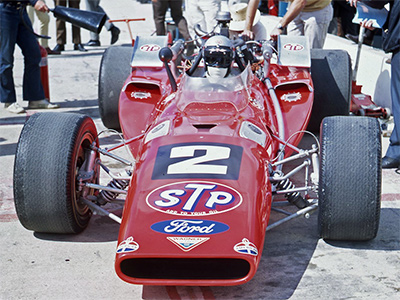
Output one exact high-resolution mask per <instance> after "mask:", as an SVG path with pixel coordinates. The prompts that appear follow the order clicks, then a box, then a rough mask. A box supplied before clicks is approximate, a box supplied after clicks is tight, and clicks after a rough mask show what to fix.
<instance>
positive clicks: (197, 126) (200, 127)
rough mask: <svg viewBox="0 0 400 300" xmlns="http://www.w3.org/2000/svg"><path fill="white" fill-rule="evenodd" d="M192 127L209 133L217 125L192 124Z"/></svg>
mask: <svg viewBox="0 0 400 300" xmlns="http://www.w3.org/2000/svg"><path fill="white" fill-rule="evenodd" d="M193 126H194V127H195V128H197V129H198V130H199V131H202V130H204V131H209V130H211V129H212V128H214V127H215V126H217V124H193Z"/></svg>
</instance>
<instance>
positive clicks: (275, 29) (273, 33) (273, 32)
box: [270, 27, 283, 41]
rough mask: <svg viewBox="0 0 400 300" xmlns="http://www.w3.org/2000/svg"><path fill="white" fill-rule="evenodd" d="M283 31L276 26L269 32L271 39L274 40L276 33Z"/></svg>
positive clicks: (279, 33)
mask: <svg viewBox="0 0 400 300" xmlns="http://www.w3.org/2000/svg"><path fill="white" fill-rule="evenodd" d="M282 32H283V30H282V29H279V28H277V27H275V28H274V29H273V30H272V31H271V34H270V37H271V39H273V40H274V41H276V40H277V39H278V35H281V34H282Z"/></svg>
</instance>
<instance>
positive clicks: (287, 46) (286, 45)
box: [283, 43, 304, 51]
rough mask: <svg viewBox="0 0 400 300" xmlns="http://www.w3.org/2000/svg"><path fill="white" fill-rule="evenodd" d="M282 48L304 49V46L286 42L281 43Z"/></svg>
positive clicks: (289, 49) (290, 49)
mask: <svg viewBox="0 0 400 300" xmlns="http://www.w3.org/2000/svg"><path fill="white" fill-rule="evenodd" d="M283 48H284V49H286V50H288V51H302V50H303V49H304V46H303V45H301V44H297V43H294V44H292V43H287V44H285V45H283Z"/></svg>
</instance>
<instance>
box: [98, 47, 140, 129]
mask: <svg viewBox="0 0 400 300" xmlns="http://www.w3.org/2000/svg"><path fill="white" fill-rule="evenodd" d="M132 53H133V48H132V47H125V46H113V47H109V48H107V50H106V51H105V52H104V54H103V57H102V59H101V63H100V74H99V110H100V117H101V120H102V121H103V124H104V126H106V127H107V128H109V129H115V130H118V131H121V126H120V123H119V117H118V103H119V95H120V93H121V90H122V87H123V85H124V83H125V80H126V79H127V78H128V76H129V74H131V67H130V61H131V59H132Z"/></svg>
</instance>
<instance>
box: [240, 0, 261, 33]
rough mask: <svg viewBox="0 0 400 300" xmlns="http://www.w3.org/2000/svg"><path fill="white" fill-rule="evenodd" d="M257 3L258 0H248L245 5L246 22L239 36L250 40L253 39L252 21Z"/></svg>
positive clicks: (258, 2)
mask: <svg viewBox="0 0 400 300" xmlns="http://www.w3.org/2000/svg"><path fill="white" fill-rule="evenodd" d="M259 4H260V0H249V4H248V6H247V11H246V22H245V25H244V30H243V32H242V34H241V36H243V37H245V38H246V37H247V38H248V39H250V40H252V39H254V33H253V22H254V17H255V15H256V12H257V8H258V5H259Z"/></svg>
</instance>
